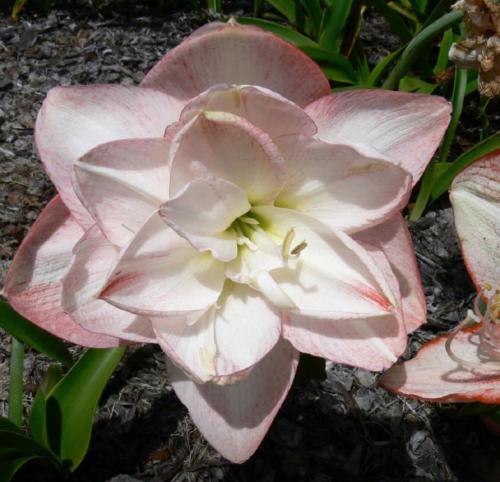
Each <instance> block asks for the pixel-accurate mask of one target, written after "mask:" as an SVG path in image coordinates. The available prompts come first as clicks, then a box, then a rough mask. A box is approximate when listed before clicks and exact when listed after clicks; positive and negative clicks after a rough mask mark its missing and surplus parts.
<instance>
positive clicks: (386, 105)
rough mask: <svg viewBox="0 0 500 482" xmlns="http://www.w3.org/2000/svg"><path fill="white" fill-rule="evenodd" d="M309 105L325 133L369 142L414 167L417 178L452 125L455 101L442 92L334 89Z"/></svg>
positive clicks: (332, 139) (326, 136)
mask: <svg viewBox="0 0 500 482" xmlns="http://www.w3.org/2000/svg"><path fill="white" fill-rule="evenodd" d="M305 110H306V112H307V114H309V115H310V116H311V118H312V119H313V120H314V121H315V122H316V125H317V126H318V134H317V136H318V137H319V138H320V139H324V140H327V141H330V142H346V141H348V142H353V143H361V144H368V145H370V146H371V147H373V148H375V149H377V150H378V151H379V152H381V153H382V154H384V155H385V156H387V157H388V158H390V159H392V160H393V161H394V163H395V164H397V165H399V166H400V167H402V168H404V169H405V170H406V171H408V172H409V173H410V174H411V175H412V176H413V184H416V183H417V181H418V180H419V179H420V176H421V175H422V173H423V172H424V170H425V167H426V166H427V164H428V162H429V161H430V160H431V158H432V156H433V154H434V152H435V151H436V149H437V148H438V146H439V144H440V142H441V139H442V137H443V135H444V133H445V131H446V128H447V127H448V123H449V121H450V112H451V106H450V104H449V102H447V101H446V100H445V99H443V98H441V97H437V96H430V95H422V94H408V93H405V92H390V91H386V90H380V89H379V90H352V91H348V92H341V93H338V94H333V95H330V96H327V97H323V98H322V99H319V100H317V101H315V102H313V103H312V104H310V105H308V106H307V108H306V109H305Z"/></svg>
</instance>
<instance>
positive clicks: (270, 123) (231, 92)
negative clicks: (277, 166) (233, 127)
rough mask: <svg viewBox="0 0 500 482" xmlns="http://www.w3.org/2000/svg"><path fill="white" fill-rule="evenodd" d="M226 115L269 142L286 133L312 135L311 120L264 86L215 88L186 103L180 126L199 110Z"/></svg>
mask: <svg viewBox="0 0 500 482" xmlns="http://www.w3.org/2000/svg"><path fill="white" fill-rule="evenodd" d="M203 110H210V111H220V112H230V113H231V114H235V115H237V116H239V117H243V118H244V119H247V120H248V121H249V122H250V123H252V124H253V125H254V126H256V127H258V128H259V129H262V130H263V131H264V132H267V134H269V136H271V138H272V139H275V138H277V137H279V136H284V135H290V134H303V135H306V136H313V135H314V134H316V131H317V128H316V124H315V123H314V122H313V120H312V119H311V118H310V117H309V116H308V115H307V114H306V113H305V112H304V111H303V110H302V109H301V108H300V107H299V106H298V105H296V104H294V103H293V102H291V101H289V100H288V99H285V98H284V97H282V96H281V95H279V94H277V93H276V92H273V91H271V90H269V89H266V88H264V87H257V86H255V85H232V86H229V85H226V84H223V85H216V86H214V87H211V88H210V89H208V90H207V91H206V92H203V93H202V94H200V95H199V96H198V97H196V98H194V99H193V100H192V101H191V102H189V103H188V104H187V105H186V107H184V110H183V111H182V113H181V117H180V120H181V122H182V123H187V122H189V121H190V120H191V119H192V118H193V117H194V116H196V115H197V114H198V113H199V112H200V111H203Z"/></svg>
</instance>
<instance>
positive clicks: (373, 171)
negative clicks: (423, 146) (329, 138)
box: [275, 135, 412, 233]
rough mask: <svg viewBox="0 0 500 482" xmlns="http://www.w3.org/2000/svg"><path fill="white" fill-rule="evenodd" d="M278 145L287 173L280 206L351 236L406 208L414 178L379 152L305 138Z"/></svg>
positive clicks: (280, 141)
mask: <svg viewBox="0 0 500 482" xmlns="http://www.w3.org/2000/svg"><path fill="white" fill-rule="evenodd" d="M276 143H277V145H278V146H279V148H280V150H281V152H282V154H283V157H284V158H285V161H286V168H287V181H286V184H285V186H284V187H283V189H282V191H281V192H280V194H279V195H278V198H277V199H276V201H275V205H277V206H280V207H286V208H289V209H296V210H298V211H302V212H304V213H306V214H308V215H309V216H312V217H314V218H316V219H318V220H319V221H321V222H323V223H325V224H327V225H328V226H330V227H331V228H333V229H339V230H342V231H345V232H349V233H353V232H357V231H360V230H362V229H364V228H367V227H369V226H373V225H375V224H379V223H380V222H382V221H384V220H385V219H387V218H389V217H391V216H392V215H394V214H395V213H396V212H398V211H399V210H401V209H402V208H403V207H404V206H405V205H406V204H407V202H408V197H409V195H410V190H411V182H412V180H411V176H410V175H409V174H408V173H407V172H406V171H405V170H404V169H401V168H400V167H398V166H395V165H394V164H392V163H391V162H389V161H387V159H385V158H384V157H383V156H382V155H381V154H379V153H378V152H377V151H374V150H373V151H372V150H370V149H367V148H363V149H361V148H360V146H353V145H350V144H341V143H330V142H324V141H321V140H319V139H314V138H311V137H305V136H301V135H300V136H298V135H292V136H283V137H281V138H279V139H278V140H277V141H276ZM360 193H362V194H360Z"/></svg>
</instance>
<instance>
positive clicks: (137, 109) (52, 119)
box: [35, 85, 183, 227]
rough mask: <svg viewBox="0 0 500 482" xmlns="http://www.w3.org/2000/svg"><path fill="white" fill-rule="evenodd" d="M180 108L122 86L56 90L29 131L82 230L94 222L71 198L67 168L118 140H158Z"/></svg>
mask: <svg viewBox="0 0 500 482" xmlns="http://www.w3.org/2000/svg"><path fill="white" fill-rule="evenodd" d="M182 107H183V103H181V102H179V101H178V100H176V99H174V98H172V97H170V96H168V95H166V94H163V93H161V92H157V91H154V90H151V89H141V88H139V87H125V86H122V85H93V86H75V87H57V88H55V89H52V90H51V91H50V92H49V94H48V95H47V98H46V99H45V101H44V103H43V105H42V108H41V109H40V112H39V113H38V118H37V121H36V126H35V140H36V146H37V150H38V154H39V155H40V158H41V159H42V162H43V163H44V165H45V169H46V171H47V173H48V174H49V176H50V178H51V180H52V182H53V183H54V184H55V185H56V188H57V190H58V191H59V193H60V195H61V198H62V200H63V201H64V203H65V204H66V205H67V206H68V207H69V209H70V210H71V211H72V213H73V215H74V216H75V217H76V219H77V221H78V222H79V223H80V224H82V225H83V226H85V227H89V226H91V225H92V224H93V223H94V222H93V221H92V220H91V219H90V217H89V215H88V213H87V212H86V210H85V209H84V208H83V206H82V205H81V203H80V201H79V200H78V198H77V197H76V195H75V193H74V191H73V186H72V184H71V177H72V174H73V164H74V163H75V161H76V160H77V159H78V158H79V157H80V156H82V155H83V154H85V152H87V151H88V150H90V149H92V148H93V147H95V146H97V145H98V144H103V143H105V142H109V141H114V140H118V139H128V138H144V137H162V136H163V133H164V131H165V127H166V126H167V125H168V124H171V123H172V122H175V121H177V119H178V117H179V114H180V112H181V110H182Z"/></svg>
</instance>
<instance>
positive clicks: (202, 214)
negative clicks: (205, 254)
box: [159, 177, 250, 261]
mask: <svg viewBox="0 0 500 482" xmlns="http://www.w3.org/2000/svg"><path fill="white" fill-rule="evenodd" d="M249 209H250V204H249V202H248V197H247V195H246V193H245V191H243V189H241V188H240V187H238V186H236V185H235V184H233V183H231V182H229V181H226V180H224V179H219V178H213V177H208V178H200V179H196V180H194V181H191V182H190V183H189V184H187V185H186V187H185V188H184V189H183V190H182V191H181V192H180V193H179V194H178V195H177V196H176V197H175V198H173V199H170V200H169V201H167V202H166V203H164V204H163V205H162V206H161V208H160V211H159V212H160V216H161V218H162V219H163V220H164V221H165V222H166V223H167V224H168V225H169V226H170V227H171V228H172V229H174V230H175V231H176V232H177V233H178V234H179V235H180V236H182V237H183V238H185V239H187V240H188V241H189V242H190V243H191V244H192V245H193V246H194V247H195V248H196V249H197V250H198V251H208V250H209V251H210V252H211V253H212V255H213V256H214V257H215V258H216V259H218V260H220V261H231V260H232V259H234V258H236V256H237V254H238V246H237V244H236V234H235V232H234V230H232V229H229V228H230V227H231V224H232V223H233V222H234V221H235V220H236V219H237V218H238V217H240V216H242V215H243V214H245V213H246V212H247V211H248V210H249Z"/></svg>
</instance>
